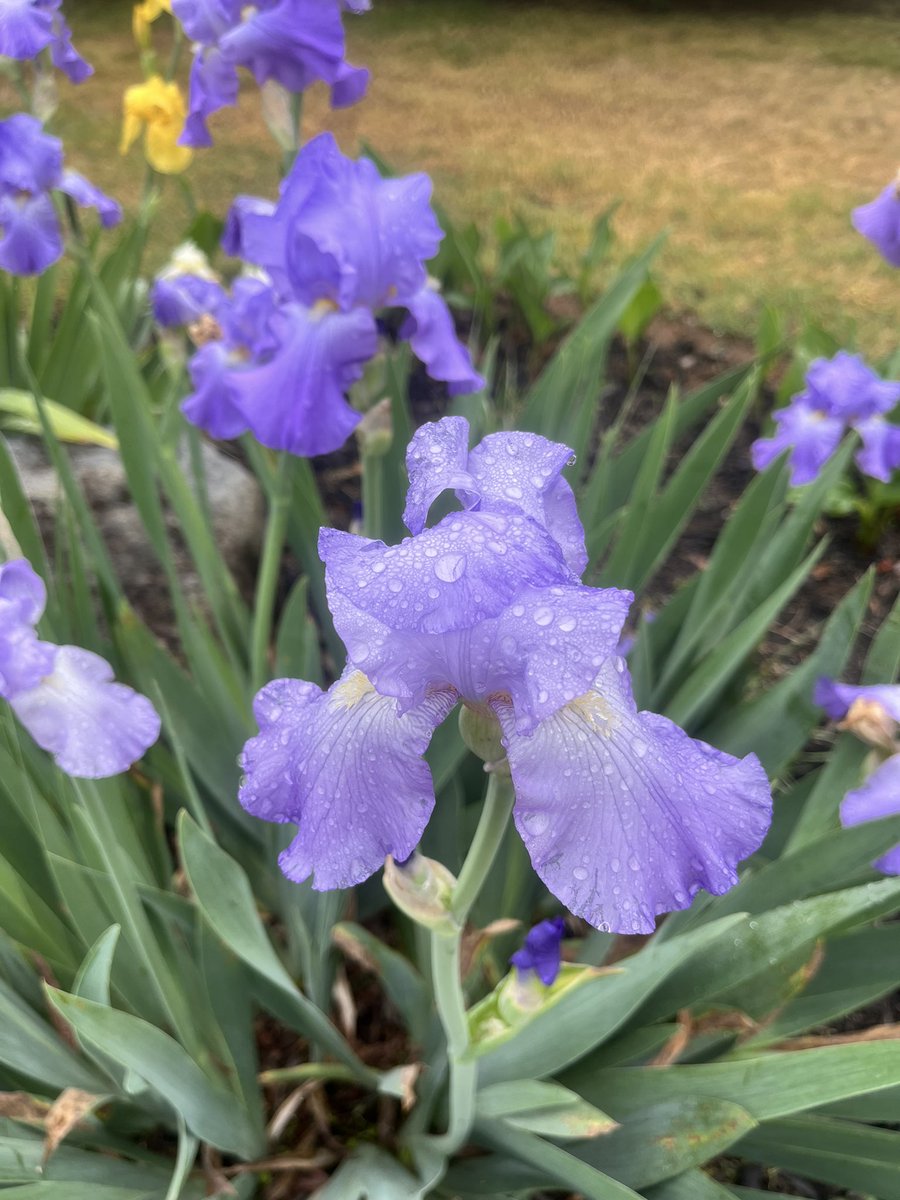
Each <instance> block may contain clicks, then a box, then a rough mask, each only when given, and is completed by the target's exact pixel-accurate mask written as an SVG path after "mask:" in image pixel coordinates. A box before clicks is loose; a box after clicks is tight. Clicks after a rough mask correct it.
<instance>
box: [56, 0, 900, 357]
mask: <svg viewBox="0 0 900 1200" xmlns="http://www.w3.org/2000/svg"><path fill="white" fill-rule="evenodd" d="M130 8H131V6H130V4H128V3H121V2H120V0H80V2H79V0H69V2H68V4H67V11H68V12H69V15H70V19H71V24H72V25H73V27H74V32H75V40H76V44H77V45H78V46H79V47H80V48H81V50H82V52H83V53H84V54H85V55H86V57H88V58H89V59H90V60H91V61H92V62H93V63H94V65H95V66H96V68H97V74H96V77H95V78H94V79H93V80H92V81H90V82H89V83H88V84H86V85H84V86H83V87H81V88H79V89H77V90H76V89H74V88H71V87H68V86H67V87H66V90H65V95H64V105H63V108H62V110H61V112H60V114H59V117H58V118H57V125H58V127H59V129H60V130H61V132H62V133H63V135H64V136H65V137H66V138H67V140H68V142H69V144H70V146H71V147H72V152H71V157H72V159H73V160H74V161H76V162H77V163H78V164H79V165H80V166H82V167H84V168H85V169H86V170H87V169H89V171H90V174H91V177H92V178H94V179H95V180H96V181H97V182H98V183H99V184H101V185H102V186H105V187H106V188H108V189H109V190H111V191H113V192H115V193H116V194H118V195H119V196H121V197H123V198H124V199H125V200H126V201H128V202H132V203H133V202H134V201H135V200H136V198H137V195H138V193H139V189H140V186H141V182H142V179H143V166H142V161H141V155H140V152H139V151H138V150H137V149H136V150H134V151H133V152H132V155H131V156H130V157H129V158H127V159H124V160H123V159H120V158H119V155H118V152H117V141H118V136H119V110H120V97H121V92H122V90H123V88H124V87H125V86H126V85H127V84H128V83H130V82H134V81H137V80H138V78H139V77H140V69H139V65H138V57H137V52H136V50H135V48H134V45H133V43H132V40H131V34H130ZM892 11H893V13H894V14H896V12H897V6H896V4H884V3H881V4H878V3H865V2H863V0H845V3H843V4H840V5H838V4H833V5H823V4H821V3H812V2H809V3H800V2H798V3H794V4H787V3H772V4H771V5H765V4H759V3H753V4H749V3H748V4H747V5H746V7H744V6H741V5H739V4H734V3H732V2H731V0H722V3H721V4H700V3H694V4H683V3H681V4H679V3H676V2H675V0H671V2H670V3H664V2H663V0H658V2H657V3H655V4H651V3H649V0H648V2H646V3H643V4H637V3H635V4H626V3H617V4H616V3H611V2H603V0H595V2H593V3H587V2H584V3H580V4H578V3H574V2H566V0H557V2H556V3H549V2H545V3H527V2H525V0H513V2H506V0H375V7H374V9H373V11H372V12H371V13H370V14H368V15H367V16H364V17H348V19H347V25H348V28H349V38H350V49H351V55H350V57H351V60H352V61H355V62H358V63H365V64H367V65H368V66H369V67H370V68H371V70H372V74H373V84H372V88H371V93H370V97H369V99H368V100H367V101H366V102H365V103H363V104H361V105H359V106H358V107H357V108H355V109H352V110H350V111H348V112H344V113H338V114H333V115H332V114H330V113H329V112H328V110H327V105H326V97H325V95H324V93H323V94H315V95H314V96H313V97H311V99H310V101H309V103H308V104H307V119H306V129H307V132H313V131H314V130H315V129H317V128H319V127H320V126H321V125H323V124H324V123H326V122H327V123H328V124H330V125H332V126H333V127H334V128H335V129H336V132H337V134H338V137H339V139H340V141H341V143H342V145H343V147H344V149H345V150H348V151H352V150H353V149H354V148H355V147H356V145H357V144H358V141H359V140H360V139H366V140H368V141H369V142H370V143H371V144H372V145H373V146H375V147H376V148H377V149H378V150H379V151H380V152H381V153H382V154H384V155H385V156H386V157H387V158H388V159H389V160H390V161H392V162H393V163H394V164H396V166H397V167H398V168H403V169H415V168H422V169H425V170H428V171H430V172H431V173H432V175H433V176H434V179H435V183H436V188H437V193H438V195H439V197H440V199H441V201H442V202H443V203H444V204H445V205H446V207H447V208H448V209H449V210H450V212H451V213H453V214H454V215H455V216H456V217H458V218H461V219H464V218H472V219H474V220H475V221H477V222H478V223H479V224H480V225H482V226H484V227H488V226H489V225H490V223H491V221H492V219H493V218H494V217H495V216H496V215H497V214H498V213H511V212H513V211H519V212H521V213H522V214H523V215H524V216H525V217H526V218H528V219H529V220H531V221H533V222H534V223H535V224H536V225H538V226H552V227H553V228H554V229H556V230H558V232H559V236H560V239H561V242H560V244H561V250H562V253H563V255H567V254H568V255H571V254H573V253H574V251H575V250H576V249H577V248H578V247H579V246H581V245H583V244H584V241H585V240H586V238H587V235H588V231H589V228H590V224H591V221H592V218H593V217H594V216H595V214H596V213H597V212H599V211H600V210H601V209H603V208H605V207H606V206H607V205H608V204H609V203H610V202H611V201H612V200H614V199H621V201H622V206H621V209H620V211H619V214H618V216H617V221H616V228H617V230H618V233H619V245H618V252H619V254H620V255H621V256H624V255H625V254H626V253H628V252H630V251H632V250H634V249H636V248H637V247H638V246H640V245H641V244H642V243H644V242H645V241H646V240H648V239H649V238H650V237H651V236H652V235H653V234H655V233H656V232H657V231H658V230H660V229H661V228H664V227H665V228H667V229H668V230H669V232H670V237H669V243H668V246H667V248H666V250H665V252H664V254H663V257H662V260H661V268H660V275H661V280H662V284H663V290H664V292H665V295H666V299H667V301H668V302H669V304H670V305H671V306H672V307H673V308H675V309H679V308H681V309H694V310H696V311H698V312H699V314H700V316H701V318H702V319H703V320H705V321H707V322H708V323H710V324H711V325H712V326H714V327H716V328H721V329H725V330H733V331H740V332H750V333H752V332H753V331H754V330H755V328H756V322H757V319H758V314H759V311H760V306H761V304H762V303H764V302H768V303H770V304H773V305H775V306H777V307H779V308H781V309H783V310H784V311H786V312H787V313H789V314H790V316H791V317H792V318H793V319H794V320H795V321H796V320H801V319H803V317H804V316H808V317H810V318H812V319H814V320H816V321H819V322H821V323H823V324H825V325H826V326H828V327H829V328H831V329H832V330H834V331H835V332H836V333H838V334H839V335H840V336H843V337H847V336H853V335H854V329H855V337H856V340H857V341H858V343H859V344H860V345H861V346H862V347H863V348H864V349H866V350H868V351H870V352H876V351H878V352H886V351H888V350H890V349H892V348H893V347H894V346H895V345H896V331H895V314H896V311H897V301H898V298H900V279H898V277H897V275H896V274H894V273H893V272H891V270H890V269H889V268H887V267H885V266H883V265H882V264H881V263H880V260H879V259H878V257H877V255H876V254H875V253H874V251H872V250H870V248H869V247H868V244H867V243H866V242H864V241H863V240H862V239H861V238H859V237H858V236H857V235H856V234H854V232H853V231H852V229H851V228H850V225H849V218H848V213H849V209H850V208H851V207H852V206H853V205H854V204H856V203H860V202H862V201H864V200H867V199H869V198H871V197H872V196H874V195H875V194H876V192H877V191H879V190H880V189H881V188H882V187H883V186H884V184H885V182H886V181H887V179H888V178H889V177H890V176H891V174H892V173H893V171H894V170H895V168H896V164H897V161H898V159H900V19H898V18H897V16H896V15H895V16H893V17H892V16H891V15H890V14H891V12H892ZM164 21H165V18H164V19H163V20H162V21H161V22H160V23H159V28H160V30H162V28H163V24H164ZM161 40H163V39H161ZM187 57H188V55H187V54H185V55H184V58H185V60H186V59H187ZM184 65H185V66H186V62H185V64H184ZM213 128H214V133H215V136H216V139H217V141H216V148H215V149H214V150H212V151H205V152H200V153H199V154H198V155H197V159H196V162H195V165H194V167H193V168H192V171H191V175H190V178H191V181H192V183H193V185H194V187H195V188H196V191H197V194H198V196H199V197H200V198H201V201H202V202H203V203H204V204H207V205H209V206H210V207H212V208H214V209H215V210H217V211H218V212H219V213H224V211H225V209H226V207H227V204H228V201H229V199H230V197H231V196H232V195H233V194H234V193H235V192H237V191H251V192H258V193H268V194H272V193H273V192H274V189H275V186H276V182H277V180H276V174H275V164H276V156H275V155H274V154H273V152H272V150H271V148H270V145H269V144H268V142H267V134H266V133H265V130H264V127H263V125H262V122H261V120H260V117H259V103H258V95H257V92H256V89H255V87H253V86H252V84H250V82H249V81H248V83H247V86H246V87H245V89H244V93H243V96H242V103H241V106H240V110H239V112H238V113H237V114H236V113H235V112H234V111H233V110H225V111H224V112H222V113H221V114H219V116H218V117H216V118H215V119H214V121H213ZM166 203H167V205H168V206H169V207H170V208H171V213H172V217H171V228H170V232H171V238H172V241H175V240H176V239H177V238H178V237H179V236H180V234H181V232H182V229H183V226H184V222H185V217H186V214H185V207H184V202H183V200H182V198H181V197H180V196H179V193H178V190H177V188H172V189H171V191H170V192H168V193H167V199H166Z"/></svg>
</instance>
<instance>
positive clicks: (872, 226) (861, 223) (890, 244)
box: [851, 179, 900, 267]
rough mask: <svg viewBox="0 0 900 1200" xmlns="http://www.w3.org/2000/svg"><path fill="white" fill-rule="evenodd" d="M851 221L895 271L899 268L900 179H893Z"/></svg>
mask: <svg viewBox="0 0 900 1200" xmlns="http://www.w3.org/2000/svg"><path fill="white" fill-rule="evenodd" d="M851 220H852V221H853V227H854V229H856V230H857V232H859V233H861V234H862V235H863V237H865V238H868V239H869V241H870V242H872V244H873V245H874V246H876V247H877V249H878V251H879V253H880V254H881V256H882V258H884V259H885V260H886V261H887V262H889V263H890V264H891V266H892V267H900V179H892V180H891V182H890V183H889V184H888V185H887V187H886V188H885V189H884V191H883V192H881V193H880V195H878V196H877V197H876V198H875V199H874V200H872V201H870V203H868V204H862V205H860V207H859V208H854V210H853V214H852V217H851Z"/></svg>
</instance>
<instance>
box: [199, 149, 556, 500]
mask: <svg viewBox="0 0 900 1200" xmlns="http://www.w3.org/2000/svg"><path fill="white" fill-rule="evenodd" d="M430 196H431V183H430V180H429V179H428V177H427V176H426V175H409V176H405V177H401V178H398V179H382V178H381V176H380V175H379V174H378V172H377V170H376V169H375V167H374V165H373V164H372V163H371V162H369V161H368V160H367V159H361V160H360V161H359V162H355V161H354V160H352V159H349V158H346V157H345V156H344V155H343V154H341V152H340V150H339V149H338V147H337V144H336V143H335V141H334V138H333V137H332V136H331V134H322V135H320V136H319V137H317V138H314V139H313V140H312V141H311V142H309V143H308V144H307V145H306V146H305V147H304V148H303V150H301V152H300V154H299V155H298V156H297V160H296V162H295V164H294V168H293V170H292V171H291V173H290V175H289V176H288V177H287V179H286V180H285V181H284V183H283V184H282V188H281V195H280V197H279V200H278V203H277V204H272V203H271V202H269V201H267V200H262V199H259V198H257V197H254V196H239V197H238V198H237V200H236V201H235V203H234V204H233V206H232V209H231V211H230V213H229V215H228V219H227V221H226V227H225V236H224V238H223V245H224V246H225V247H226V249H227V250H229V251H230V252H232V253H237V254H239V255H240V256H241V257H242V258H243V259H244V260H245V261H247V262H249V263H251V264H252V265H253V266H254V267H255V268H257V269H261V270H262V271H263V272H264V273H265V276H266V278H267V279H269V280H270V281H271V293H272V296H273V298H274V300H273V303H274V311H273V315H272V318H271V321H270V323H269V330H270V332H271V333H272V335H273V337H274V345H272V346H270V347H268V348H267V349H266V350H265V351H263V350H261V348H260V347H259V346H254V345H251V344H249V343H248V342H247V341H246V339H243V340H242V341H241V342H240V347H239V355H238V356H237V357H236V356H235V350H236V349H238V348H237V347H235V346H232V345H229V343H228V338H227V336H226V337H225V338H224V339H223V343H222V345H219V346H208V347H204V349H203V350H202V351H201V352H200V354H199V355H198V356H197V357H196V358H195V360H194V362H193V363H192V367H191V372H192V376H193V378H194V387H195V391H194V394H193V395H192V396H190V397H189V398H188V400H187V402H186V403H185V406H184V411H185V413H186V415H187V416H188V417H189V419H190V420H192V421H194V422H195V423H196V424H199V425H202V427H203V428H204V429H206V430H207V431H208V432H209V433H212V434H213V436H215V437H223V436H228V435H226V434H224V433H222V429H223V427H224V426H225V425H227V426H228V427H229V428H232V427H233V426H234V422H233V421H232V417H233V415H234V413H235V411H236V410H240V412H242V413H243V414H245V425H244V428H249V429H251V430H252V431H253V433H254V435H255V436H256V437H257V438H258V440H259V441H261V442H263V444H264V445H266V446H270V447H271V448H272V449H276V450H287V451H289V452H291V453H293V454H306V455H309V454H324V453H327V452H328V451H331V450H336V449H337V448H338V447H339V446H341V445H342V444H343V442H344V441H345V440H346V438H347V437H348V436H349V434H350V433H351V432H352V431H353V429H354V428H355V427H356V425H357V424H358V423H359V420H360V414H359V413H357V412H356V411H355V410H354V409H352V408H351V407H350V405H349V404H348V403H347V401H346V398H345V397H346V393H347V390H348V389H349V387H350V386H351V385H352V384H353V383H354V382H355V381H356V380H358V379H359V378H361V376H362V373H363V370H364V367H365V364H366V363H367V362H368V361H369V360H370V359H371V358H373V357H374V355H375V353H376V352H377V348H378V327H377V322H376V316H375V312H376V310H378V309H381V308H384V307H387V306H402V307H405V308H406V309H407V311H408V314H409V319H408V322H407V325H406V326H405V327H404V331H403V333H404V336H409V338H410V340H411V343H412V346H413V349H414V350H416V352H417V353H418V354H420V356H421V357H422V358H423V361H424V362H425V363H426V366H427V368H428V370H429V372H430V374H431V375H432V376H433V377H434V378H437V379H441V380H445V381H447V382H448V384H449V386H450V390H451V392H460V391H463V392H467V391H473V390H476V389H478V388H480V387H483V386H484V380H483V379H482V378H481V376H480V375H478V374H477V372H475V370H474V369H473V367H472V364H471V361H470V359H469V355H468V353H467V351H466V350H465V349H464V347H463V346H462V345H461V344H460V343H459V341H458V339H457V337H456V331H455V329H454V327H453V318H452V316H451V314H450V311H449V309H448V308H447V306H446V304H445V302H444V301H443V299H442V298H441V297H440V296H439V295H437V293H435V292H433V291H432V290H431V289H430V287H429V284H428V275H427V272H426V270H425V265H424V264H425V260H426V259H427V258H430V257H432V256H433V255H434V254H435V253H436V251H437V248H438V245H439V243H440V239H441V237H442V236H443V235H442V233H441V229H440V227H439V225H438V223H437V220H436V218H435V216H434V213H433V212H432V209H431V204H430ZM217 389H220V392H219V394H220V395H221V401H220V402H217V398H216V397H217ZM217 403H221V407H222V409H223V410H224V411H225V412H226V413H227V414H228V415H227V418H226V417H223V416H222V414H220V413H218V412H217ZM563 486H567V485H563ZM569 503H570V507H571V509H572V512H573V513H574V500H572V499H571V493H570V501H569Z"/></svg>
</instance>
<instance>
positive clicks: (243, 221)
mask: <svg viewBox="0 0 900 1200" xmlns="http://www.w3.org/2000/svg"><path fill="white" fill-rule="evenodd" d="M274 213H275V205H274V204H273V203H272V201H271V200H264V199H263V198H262V197H261V196H236V197H235V199H234V200H233V201H232V204H231V208H229V210H228V213H227V215H226V217H225V229H224V230H223V232H222V249H223V250H224V251H225V253H226V254H230V255H231V256H232V258H243V259H245V260H246V261H247V262H252V263H256V264H257V266H260V267H264V266H265V265H266V264H265V261H264V260H265V258H266V257H267V252H273V253H274V255H275V257H280V258H281V260H282V261H283V260H284V249H283V239H282V247H281V254H280V255H278V253H277V251H278V246H275V247H273V246H272V245H271V242H272V234H273V233H274V232H276V231H275V230H274V229H273V222H272V220H271V218H272V216H273V215H274ZM260 218H262V219H263V220H264V221H265V224H264V226H263V236H262V239H261V241H262V248H263V252H262V256H261V257H259V258H257V257H255V256H254V254H253V251H252V249H251V248H250V247H249V246H248V245H247V242H246V237H247V228H248V225H250V226H252V227H254V228H255V224H254V223H255V222H257V221H259V219H260Z"/></svg>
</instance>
